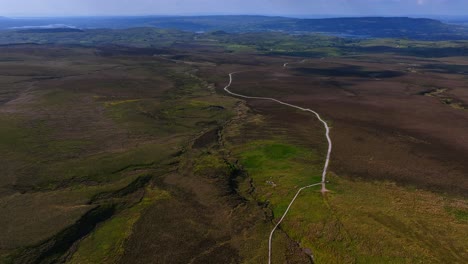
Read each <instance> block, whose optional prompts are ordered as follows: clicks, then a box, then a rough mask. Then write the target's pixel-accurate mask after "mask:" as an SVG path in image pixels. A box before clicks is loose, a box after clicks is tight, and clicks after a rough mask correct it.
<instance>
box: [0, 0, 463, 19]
mask: <svg viewBox="0 0 468 264" xmlns="http://www.w3.org/2000/svg"><path fill="white" fill-rule="evenodd" d="M174 14H265V15H285V14H288V15H353V16H364V15H366V16H367V15H385V16H397V15H468V0H0V16H70V15H174Z"/></svg>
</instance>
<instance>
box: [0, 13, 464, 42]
mask: <svg viewBox="0 0 468 264" xmlns="http://www.w3.org/2000/svg"><path fill="white" fill-rule="evenodd" d="M54 24H66V25H71V26H76V27H78V28H120V29H121V28H131V27H157V28H166V29H178V30H184V31H190V32H209V31H217V30H223V31H227V32H237V33H240V32H242V33H244V32H269V31H278V32H286V33H326V34H338V35H345V36H355V37H376V38H405V39H406V38H409V39H419V40H457V39H468V28H467V27H464V26H462V25H455V24H445V23H443V22H440V21H438V20H433V19H421V18H407V17H359V18H328V19H298V18H286V17H266V16H194V17H156V16H148V17H114V18H112V17H83V18H41V19H1V20H0V29H8V28H12V27H22V26H23V27H24V26H46V25H54Z"/></svg>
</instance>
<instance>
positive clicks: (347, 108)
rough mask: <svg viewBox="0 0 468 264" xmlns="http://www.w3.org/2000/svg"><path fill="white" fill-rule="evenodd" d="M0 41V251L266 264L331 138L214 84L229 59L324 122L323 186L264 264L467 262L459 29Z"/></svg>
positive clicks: (314, 125)
mask: <svg viewBox="0 0 468 264" xmlns="http://www.w3.org/2000/svg"><path fill="white" fill-rule="evenodd" d="M252 19H255V17H253V18H252ZM234 22H235V21H233V22H232V23H234ZM46 31H47V30H46ZM58 31H60V30H58ZM0 41H1V42H2V43H4V44H7V45H4V46H1V47H0V149H2V151H1V152H0V158H1V159H2V163H0V172H1V173H0V215H1V216H2V217H1V218H0V263H3V262H4V263H57V262H65V263H266V260H267V256H268V255H267V253H268V251H267V249H268V235H269V233H270V231H271V229H272V228H273V226H274V224H275V223H276V221H277V220H278V218H279V217H280V216H281V215H282V213H283V212H284V210H285V209H286V207H287V205H288V203H289V201H290V199H291V198H292V197H293V196H294V194H295V192H296V190H297V189H298V188H300V187H302V186H304V185H308V184H313V183H317V182H320V180H321V177H320V176H321V170H322V166H323V162H324V160H323V159H324V153H325V151H326V148H327V145H326V141H325V138H324V134H323V133H324V131H323V126H322V125H321V124H320V123H319V122H318V121H317V119H316V118H315V116H313V115H310V114H308V113H302V112H298V111H296V110H293V109H289V108H287V107H284V106H280V105H276V104H272V103H268V102H262V101H258V100H249V101H248V102H245V101H242V100H238V99H235V98H232V97H229V96H226V95H225V94H224V93H223V92H222V89H221V88H223V87H224V85H226V83H227V81H228V78H227V74H228V73H229V72H233V71H245V72H242V73H238V74H237V75H236V76H235V78H234V83H233V86H232V89H233V91H237V92H241V93H245V94H249V95H258V96H271V97H275V98H281V99H282V100H285V101H288V102H292V103H295V104H298V105H301V106H306V107H310V108H313V109H315V110H317V111H319V112H320V113H321V114H322V115H323V117H324V118H325V119H326V121H327V122H328V123H329V124H330V126H331V127H332V140H333V142H334V144H335V145H334V152H333V155H332V163H331V171H330V173H329V175H328V179H329V180H330V181H331V183H330V184H328V185H327V188H329V189H330V192H328V193H326V194H325V195H322V193H321V192H320V190H319V189H320V188H319V187H317V188H312V189H309V190H307V191H304V192H303V193H302V194H301V195H300V197H299V199H298V200H297V203H296V204H295V205H294V206H293V207H292V209H291V211H290V214H289V215H288V217H287V218H286V219H285V221H284V223H283V224H282V225H281V226H280V229H279V230H278V232H277V233H275V236H274V240H273V261H274V263H311V262H312V258H313V259H314V260H316V262H317V263H441V262H445V263H464V260H465V259H466V257H467V256H466V251H464V249H465V248H466V245H467V243H468V241H467V237H468V235H467V233H468V227H467V225H468V223H467V220H466V219H467V217H466V215H467V203H466V190H467V189H468V185H467V181H466V172H467V171H468V168H467V167H466V163H465V159H464V157H465V156H466V153H467V152H466V151H467V149H468V147H467V146H468V145H467V143H466V141H464V140H463V136H464V135H466V131H467V129H468V128H467V127H466V124H468V122H465V120H467V118H468V117H467V116H466V113H467V112H466V108H467V107H466V105H467V102H468V101H467V100H468V99H467V93H466V84H467V79H466V71H467V69H466V67H467V66H466V57H463V56H466V55H467V54H466V46H467V43H466V42H464V41H438V42H428V41H410V40H398V39H361V40H357V39H345V38H338V37H327V36H318V35H288V34H284V33H278V32H276V33H274V32H264V33H243V34H233V33H226V32H222V31H216V32H211V33H205V34H193V33H188V32H180V31H174V30H160V29H153V28H135V29H126V30H123V29H119V30H104V29H99V30H98V29H96V30H85V31H84V32H44V31H41V32H11V31H9V32H1V33H0ZM16 42H19V43H27V42H33V43H34V44H13V43H16ZM453 55H456V56H453ZM460 56H462V57H460ZM299 61H300V63H298V62H299ZM284 62H291V64H290V65H289V66H288V68H287V69H283V68H282V65H283V63H284ZM434 120H437V122H434ZM447 128H449V129H447Z"/></svg>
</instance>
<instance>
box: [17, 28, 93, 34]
mask: <svg viewBox="0 0 468 264" xmlns="http://www.w3.org/2000/svg"><path fill="white" fill-rule="evenodd" d="M17 32H18V33H68V32H84V31H83V30H81V29H77V28H30V29H23V30H18V31H17Z"/></svg>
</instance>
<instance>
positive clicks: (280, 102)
mask: <svg viewBox="0 0 468 264" xmlns="http://www.w3.org/2000/svg"><path fill="white" fill-rule="evenodd" d="M287 66H288V63H285V64H284V65H283V67H284V68H286V67H287ZM234 74H236V72H232V73H230V74H229V84H228V85H226V87H224V91H226V92H227V93H229V94H231V95H234V96H237V97H241V98H245V99H258V100H268V101H273V102H276V103H279V104H282V105H285V106H289V107H292V108H296V109H299V110H301V111H304V112H310V113H313V114H315V116H317V118H318V120H319V121H320V122H322V124H323V125H324V127H325V136H326V138H327V141H328V152H327V157H326V160H325V165H324V167H323V172H322V181H321V182H319V183H315V184H312V185H308V186H304V187H302V188H300V189H299V190H298V191H297V192H296V195H295V196H294V198H293V199H292V200H291V202H290V203H289V206H288V208H287V209H286V211H285V212H284V214H283V216H282V217H281V219H280V220H279V221H278V223H277V224H276V225H275V227H274V228H273V230H271V233H270V237H269V240H268V264H271V255H272V240H273V234H274V233H275V231H276V230H277V229H278V227H279V225H280V224H281V223H282V222H283V220H284V218H285V217H286V215H287V214H288V212H289V209H290V208H291V206H292V205H293V204H294V202H295V201H296V199H297V197H298V196H299V194H300V193H301V192H302V191H303V190H305V189H308V188H311V187H314V186H318V185H322V193H324V192H326V191H327V189H326V177H327V170H328V165H329V163H330V156H331V151H332V141H331V138H330V127H329V126H328V124H327V122H325V121H324V120H323V119H322V117H321V116H320V115H319V113H317V112H315V111H314V110H311V109H308V108H303V107H300V106H297V105H293V104H289V103H285V102H283V101H280V100H278V99H274V98H270V97H258V96H246V95H242V94H238V93H234V92H231V91H230V90H229V88H230V87H231V85H232V82H233V75H234Z"/></svg>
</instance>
